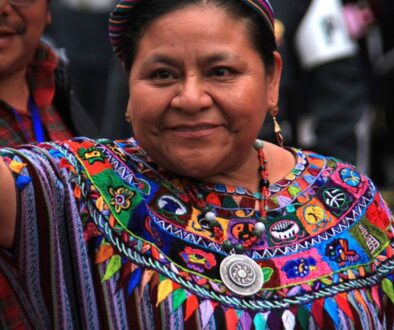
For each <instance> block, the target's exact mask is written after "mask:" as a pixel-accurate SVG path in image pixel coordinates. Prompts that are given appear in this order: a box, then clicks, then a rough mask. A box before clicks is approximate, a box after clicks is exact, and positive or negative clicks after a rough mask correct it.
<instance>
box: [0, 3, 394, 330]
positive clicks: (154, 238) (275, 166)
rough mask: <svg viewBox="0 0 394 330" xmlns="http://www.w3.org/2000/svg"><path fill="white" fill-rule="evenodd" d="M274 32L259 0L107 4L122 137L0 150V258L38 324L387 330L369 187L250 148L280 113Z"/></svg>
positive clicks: (381, 229)
mask: <svg viewBox="0 0 394 330" xmlns="http://www.w3.org/2000/svg"><path fill="white" fill-rule="evenodd" d="M273 26H274V24H273V14H272V11H271V8H270V5H269V3H268V2H267V1H260V0H259V1H252V2H251V1H245V2H244V1H241V0H228V1H223V0H220V1H216V0H212V1H209V2H206V1H198V0H197V1H196V0H182V1H180V0H143V1H137V2H135V1H120V2H119V4H118V6H117V8H116V9H115V11H114V12H113V14H112V16H111V38H112V42H113V45H114V49H115V51H116V53H117V54H118V55H119V56H120V57H121V59H122V61H123V63H124V66H125V68H126V69H127V72H128V73H129V84H130V89H129V92H130V99H129V104H128V110H127V116H128V117H129V118H130V119H131V122H132V123H133V128H134V133H135V139H129V140H120V141H111V140H104V139H103V140H98V141H95V140H90V139H87V138H76V139H73V140H69V141H65V142H57V143H43V144H41V145H40V146H35V147H31V146H25V147H21V148H19V149H16V150H15V149H3V150H2V151H1V155H2V157H3V161H2V162H1V163H0V186H1V187H2V188H3V189H2V190H1V191H0V214H1V216H0V226H1V228H2V231H1V232H0V242H1V244H2V245H3V246H5V247H8V248H11V247H13V248H14V250H13V252H14V255H12V254H11V255H4V256H2V258H0V266H1V267H3V268H4V269H6V270H7V271H8V272H7V276H9V278H10V279H12V281H11V282H12V283H13V284H14V285H15V287H18V288H20V289H22V288H24V291H23V290H20V291H18V292H21V296H22V295H24V297H23V298H24V299H22V300H23V302H24V304H25V306H26V308H27V309H28V310H29V311H30V312H31V313H30V314H29V316H30V317H31V318H30V319H29V320H30V322H31V324H33V327H36V328H52V327H62V328H89V329H97V328H109V327H112V328H122V329H124V328H137V327H138V328H147V329H155V328H169V329H178V328H191V329H195V328H197V329H199V328H205V329H206V328H208V329H223V328H225V327H226V328H227V329H237V328H243V329H250V328H256V329H261V328H265V327H267V328H270V329H278V328H286V329H293V328H300V327H302V328H308V327H309V328H313V329H315V328H338V329H353V328H361V327H365V328H386V327H387V328H391V327H392V315H393V300H394V297H393V294H392V293H393V282H392V277H393V270H394V262H393V253H392V252H393V251H392V244H393V228H392V216H391V214H390V212H389V210H388V208H387V206H386V205H385V203H384V201H383V200H382V199H381V197H380V195H379V193H378V192H377V190H376V188H375V186H374V184H373V183H372V182H371V181H370V180H369V179H368V178H367V177H366V176H364V175H363V174H361V173H360V172H359V171H357V170H356V169H355V168H354V167H353V166H351V165H349V164H345V163H342V162H340V161H338V160H336V159H335V158H331V157H325V156H321V155H318V154H315V153H312V152H304V151H302V150H298V149H294V148H282V147H280V146H277V145H274V144H271V143H265V142H262V141H261V140H256V136H257V135H258V133H259V130H260V128H261V125H262V123H263V121H264V120H265V117H266V115H267V114H268V113H269V114H270V115H272V116H273V117H275V116H276V115H277V106H276V105H277V102H278V98H279V83H280V75H281V68H282V62H281V58H280V55H279V53H277V52H276V51H275V49H276V45H275V38H274V29H273ZM7 167H8V168H9V170H8V169H7ZM16 194H18V199H16V197H15V196H16ZM33 201H34V202H33ZM5 205H7V207H5ZM17 209H18V213H17V212H16V210H17ZM16 219H17V220H16ZM16 221H17V222H16ZM16 224H17V226H16ZM15 227H16V228H17V230H16V231H15Z"/></svg>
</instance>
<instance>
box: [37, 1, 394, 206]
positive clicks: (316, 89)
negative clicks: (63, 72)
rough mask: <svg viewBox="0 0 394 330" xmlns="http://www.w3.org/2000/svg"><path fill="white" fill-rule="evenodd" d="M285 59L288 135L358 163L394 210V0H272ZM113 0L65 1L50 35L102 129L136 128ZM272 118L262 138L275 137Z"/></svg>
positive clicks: (292, 142) (115, 134)
mask: <svg viewBox="0 0 394 330" xmlns="http://www.w3.org/2000/svg"><path fill="white" fill-rule="evenodd" d="M271 4H272V6H273V8H274V11H275V13H276V17H277V22H276V34H277V40H278V46H279V51H280V52H281V54H282V57H283V60H284V74H283V78H282V83H281V98H280V103H279V107H280V115H279V119H280V124H281V127H282V130H283V133H284V137H285V144H286V145H289V146H297V147H301V148H304V149H311V150H314V151H317V152H320V153H322V154H327V155H332V156H335V157H337V158H339V159H341V160H344V161H348V162H351V163H353V164H356V165H357V166H358V167H359V168H360V169H361V170H362V171H363V172H365V173H366V174H368V175H369V176H370V177H371V178H372V179H373V180H374V182H375V183H376V184H377V185H378V187H379V189H380V190H381V192H382V194H383V195H384V197H385V199H386V200H387V201H388V202H389V204H390V205H391V207H392V208H393V209H394V98H393V96H394V1H393V0H346V1H345V0H297V1H289V0H271ZM114 5H115V1H114V0H57V1H53V2H52V14H53V23H52V24H51V25H50V26H49V28H48V30H47V32H46V36H45V38H46V39H47V41H48V42H49V43H50V44H52V45H53V46H54V47H55V48H56V49H57V50H58V52H59V54H60V55H61V56H62V57H63V58H64V59H66V60H67V62H68V65H69V70H70V74H71V79H72V84H73V87H74V91H75V93H76V96H77V97H78V99H79V100H80V102H81V103H82V105H83V106H84V108H85V109H86V110H87V111H88V113H89V115H90V116H91V118H92V119H93V121H94V122H95V123H96V125H97V127H99V130H100V136H102V137H108V138H126V137H129V136H130V135H131V134H132V129H131V127H130V125H129V124H128V123H127V122H126V120H125V119H124V113H125V110H126V106H127V99H128V90H127V76H126V74H125V73H124V72H123V68H122V67H121V65H120V63H119V62H118V60H117V58H116V57H115V56H114V55H113V54H112V51H111V46H110V43H109V38H108V14H109V12H110V11H111V9H112V8H113V6H114ZM272 131H273V125H272V123H271V122H270V121H269V118H267V123H266V124H265V125H264V127H263V128H262V130H261V134H260V135H261V137H263V138H265V139H269V140H274V136H273V133H272Z"/></svg>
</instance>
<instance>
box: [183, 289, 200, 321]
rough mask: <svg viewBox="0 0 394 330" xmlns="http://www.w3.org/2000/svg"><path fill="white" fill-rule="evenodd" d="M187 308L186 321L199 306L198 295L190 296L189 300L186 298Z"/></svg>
mask: <svg viewBox="0 0 394 330" xmlns="http://www.w3.org/2000/svg"><path fill="white" fill-rule="evenodd" d="M185 308H186V311H185V321H187V320H188V319H189V317H190V316H192V315H193V313H194V312H195V311H196V309H197V308H198V299H197V296H195V295H191V296H190V297H188V298H187V300H186V307H185Z"/></svg>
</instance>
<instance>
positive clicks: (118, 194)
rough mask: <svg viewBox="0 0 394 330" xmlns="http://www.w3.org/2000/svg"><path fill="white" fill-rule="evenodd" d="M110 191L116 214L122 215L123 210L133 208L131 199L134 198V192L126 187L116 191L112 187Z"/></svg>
mask: <svg viewBox="0 0 394 330" xmlns="http://www.w3.org/2000/svg"><path fill="white" fill-rule="evenodd" d="M108 191H109V193H110V195H111V196H112V198H111V205H113V206H115V211H116V213H120V212H121V211H122V210H127V209H128V208H129V207H130V206H131V198H132V197H133V196H134V192H133V191H130V190H129V189H127V188H125V187H120V188H117V189H116V190H115V189H114V188H112V187H110V188H109V189H108Z"/></svg>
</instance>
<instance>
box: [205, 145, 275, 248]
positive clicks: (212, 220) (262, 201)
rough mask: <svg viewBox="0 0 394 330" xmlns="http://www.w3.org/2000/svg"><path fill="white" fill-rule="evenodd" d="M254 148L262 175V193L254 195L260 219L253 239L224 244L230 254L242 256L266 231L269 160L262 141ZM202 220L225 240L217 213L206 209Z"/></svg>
mask: <svg viewBox="0 0 394 330" xmlns="http://www.w3.org/2000/svg"><path fill="white" fill-rule="evenodd" d="M254 148H255V149H256V150H257V153H258V160H259V173H260V184H259V186H260V191H259V192H258V193H256V194H254V195H255V196H256V197H257V198H258V200H259V213H260V214H259V217H258V218H257V219H256V223H255V225H254V230H253V233H252V235H251V237H250V238H249V239H248V240H246V241H244V242H243V243H242V244H241V243H238V244H233V243H232V242H231V241H230V240H226V241H224V242H222V243H223V249H224V250H225V251H226V252H228V253H238V254H242V253H243V252H244V251H245V249H248V248H249V247H250V246H252V245H253V244H254V243H255V242H256V241H258V240H259V239H260V238H261V237H262V235H263V233H264V231H265V222H266V219H267V199H268V197H269V195H270V191H269V185H270V183H269V181H268V171H267V160H266V159H265V155H264V150H263V149H264V143H263V141H262V140H256V141H255V143H254ZM201 217H202V218H201V219H200V221H204V220H205V221H206V222H207V223H208V227H209V230H211V231H212V233H213V236H214V237H215V238H216V239H217V240H219V241H221V240H223V236H224V234H223V229H222V227H221V225H220V223H219V222H218V221H217V220H216V213H215V212H214V210H212V209H211V208H205V211H203V213H202V216H201Z"/></svg>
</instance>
